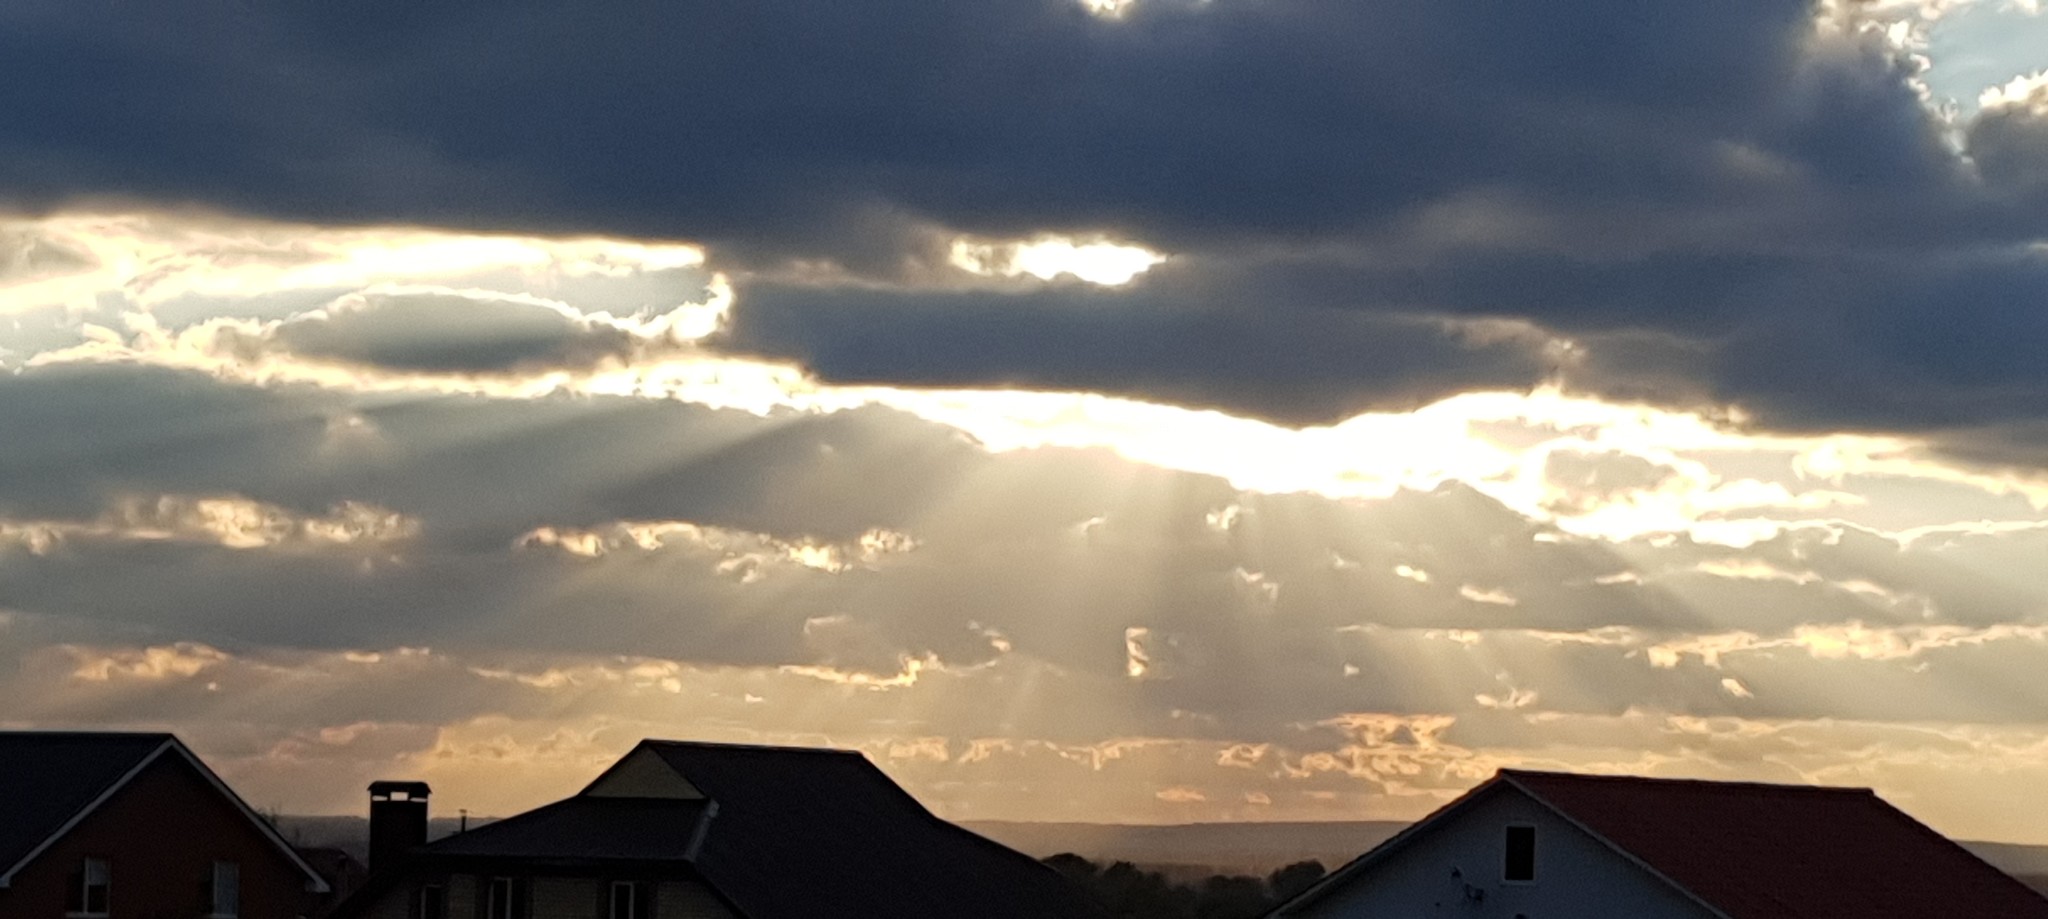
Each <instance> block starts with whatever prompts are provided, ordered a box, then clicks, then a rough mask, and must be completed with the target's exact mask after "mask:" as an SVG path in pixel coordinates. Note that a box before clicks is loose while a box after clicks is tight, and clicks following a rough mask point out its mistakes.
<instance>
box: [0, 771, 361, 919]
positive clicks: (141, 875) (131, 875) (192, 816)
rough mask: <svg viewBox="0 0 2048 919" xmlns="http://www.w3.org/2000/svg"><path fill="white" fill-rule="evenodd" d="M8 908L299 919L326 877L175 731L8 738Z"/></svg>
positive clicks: (4, 852) (34, 918) (39, 914)
mask: <svg viewBox="0 0 2048 919" xmlns="http://www.w3.org/2000/svg"><path fill="white" fill-rule="evenodd" d="M0 789H4V790H5V791H4V794H0V916H5V917H7V919H65V917H70V919H87V917H92V919H296V917H300V916H309V915H312V914H313V913H314V912H315V911H316V907H317V906H318V905H319V903H320V902H321V898H322V897H323V896H324V895H325V894H326V893H327V892H328V889H327V884H326V882H325V881H323V880H322V879H321V878H320V876H319V875H318V874H317V873H315V872H314V871H313V869H312V868H311V867H310V866H308V865H307V864H306V862H305V861H304V860H303V859H301V858H300V857H299V855H298V854H297V853H296V852H294V851H293V850H292V847H291V846H290V845H288V844H287V843H286V842H285V841H284V839H283V838H282V837H280V836H279V835H278V834H277V831H276V830H275V829H273V828H272V827H271V826H270V824H269V822H267V821H265V820H263V819H262V818H261V817H260V816H258V815H257V814H256V812H254V811H252V810H250V809H249V806H248V805H247V804H245V803H243V801H242V799H241V798H239V797H237V796H236V795H235V793H234V792H233V791H232V790H230V789H229V788H228V787H227V785H225V784H223V783H222V782H221V780H220V777H218V776H216V775H214V774H213V770H211V769H208V768H207V767H206V764H205V763H202V762H200V761H199V758H198V757H197V756H194V755H193V754H192V751H191V750H189V749H186V747H185V745H184V744H182V743H179V742H178V739H177V738H176V737H173V736H171V735H169V734H126V733H59V732H39V731H37V732H4V733H0Z"/></svg>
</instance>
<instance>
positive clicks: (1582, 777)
mask: <svg viewBox="0 0 2048 919" xmlns="http://www.w3.org/2000/svg"><path fill="white" fill-rule="evenodd" d="M1498 771H1499V772H1500V773H1501V774H1502V775H1510V776H1534V777H1536V778H1539V779H1542V778H1560V779H1566V780H1570V781H1594V782H1612V783H1615V784H1644V785H1706V786H1711V787H1714V788H1768V789H1772V790H1775V791H1796V792H1801V793H1811V792H1825V793H1830V794H1858V795H1870V796H1872V797H1875V796H1876V795H1877V790H1876V789H1874V788H1870V787H1868V786H1863V785H1799V784H1795V783H1791V782H1760V781H1755V780H1751V779H1701V778H1691V777H1685V776H1649V775H1612V774H1608V773H1591V772H1555V771H1552V770H1548V769H1501V770H1498Z"/></svg>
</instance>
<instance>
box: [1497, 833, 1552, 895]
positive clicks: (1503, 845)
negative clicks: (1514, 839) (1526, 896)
mask: <svg viewBox="0 0 2048 919" xmlns="http://www.w3.org/2000/svg"><path fill="white" fill-rule="evenodd" d="M1515 830H1528V831H1529V876H1528V877H1527V878H1510V877H1508V834H1509V833H1511V832H1513V831H1515ZM1539 835H1540V834H1538V833H1537V832H1536V825H1535V824H1533V823H1510V824H1508V825H1507V826H1506V827H1504V828H1502V829H1501V831H1500V882H1501V883H1502V884H1506V885H1510V886H1515V887H1527V886H1529V885H1531V884H1534V883H1536V879H1537V878H1540V877H1542V876H1543V872H1541V871H1539V870H1537V867H1538V866H1537V858H1538V856H1537V849H1538V848H1539V847H1538V846H1537V842H1539V841H1540V840H1539V839H1538V838H1537V837H1538V836H1539Z"/></svg>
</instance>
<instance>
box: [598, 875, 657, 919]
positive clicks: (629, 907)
mask: <svg viewBox="0 0 2048 919" xmlns="http://www.w3.org/2000/svg"><path fill="white" fill-rule="evenodd" d="M653 915H654V885H653V884H646V883H639V882H635V881H613V882H612V886H611V903H610V905H609V906H608V908H607V909H606V910H605V919H651V917H652V916H653Z"/></svg>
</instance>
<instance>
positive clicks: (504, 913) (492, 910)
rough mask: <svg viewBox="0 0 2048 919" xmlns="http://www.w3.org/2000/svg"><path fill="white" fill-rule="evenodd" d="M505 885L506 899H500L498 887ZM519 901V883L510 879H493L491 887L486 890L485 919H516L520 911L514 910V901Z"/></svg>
mask: <svg viewBox="0 0 2048 919" xmlns="http://www.w3.org/2000/svg"><path fill="white" fill-rule="evenodd" d="M500 883H503V884H504V885H505V887H504V890H505V898H504V899H503V900H500V899H498V889H499V888H498V885H499V884H500ZM517 899H519V881H518V880H517V879H515V878H509V877H494V878H491V883H490V886H489V887H486V888H485V889H484V919H515V917H516V916H518V914H519V913H518V910H516V909H513V906H514V903H513V901H514V900H517Z"/></svg>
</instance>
